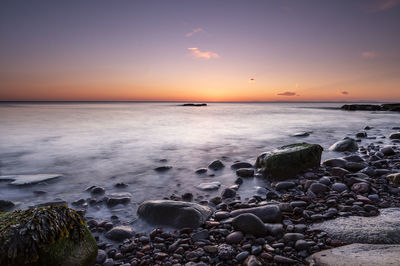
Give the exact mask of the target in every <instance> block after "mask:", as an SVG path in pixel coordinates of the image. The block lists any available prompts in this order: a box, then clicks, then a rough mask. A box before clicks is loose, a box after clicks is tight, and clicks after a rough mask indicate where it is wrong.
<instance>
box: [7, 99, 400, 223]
mask: <svg viewBox="0 0 400 266" xmlns="http://www.w3.org/2000/svg"><path fill="white" fill-rule="evenodd" d="M343 104H344V103H314V102H313V103H208V105H207V106H202V107H192V106H181V105H182V103H178V102H145V103H143V102H102V103H101V102H92V103H83V102H67V103H65V102H64V103H50V102H46V103H14V102H13V103H11V102H9V103H7V102H4V103H0V175H1V176H5V175H30V174H59V175H61V177H59V178H57V179H54V180H51V181H47V182H43V183H39V184H35V185H27V186H13V185H10V182H9V181H1V182H0V199H5V200H11V201H13V202H14V203H16V208H29V207H32V206H35V205H37V204H41V203H44V202H51V201H60V200H63V201H66V202H67V203H72V202H73V201H76V200H79V199H88V198H90V197H91V195H90V193H89V192H87V191H86V189H87V188H88V187H91V186H101V187H103V188H105V190H106V195H107V194H111V193H116V192H129V193H131V195H132V200H131V203H130V204H127V205H117V206H115V207H113V208H109V207H107V206H106V205H104V204H103V205H101V204H96V205H94V206H90V205H89V207H88V208H87V213H86V215H87V217H88V218H93V219H98V220H109V219H110V217H111V216H113V215H114V216H117V217H119V219H120V220H121V222H122V223H124V224H130V225H132V226H133V227H136V228H137V230H140V229H143V226H144V225H143V224H141V223H140V222H138V219H137V215H136V210H137V206H138V204H140V203H141V202H143V201H145V200H152V199H163V198H168V197H170V196H171V195H172V194H177V195H182V194H183V193H187V192H190V193H193V195H194V198H195V199H196V200H201V199H207V198H209V197H213V196H217V195H219V194H220V193H221V190H222V189H223V188H225V187H230V186H232V185H234V181H235V180H236V178H237V176H236V174H235V172H234V171H233V170H232V169H231V168H230V165H232V164H233V163H234V162H236V161H244V162H249V163H254V162H255V160H256V158H257V156H258V155H259V154H261V153H263V152H267V151H272V150H274V149H275V148H277V147H280V146H283V145H287V144H291V143H297V142H307V143H317V144H320V145H321V146H322V147H323V148H324V152H323V155H322V157H323V160H324V159H327V158H333V157H340V156H343V155H342V154H338V153H336V152H332V151H329V150H328V148H329V147H330V146H331V145H332V144H333V143H335V142H336V141H338V140H340V139H342V138H344V137H354V136H355V134H356V133H357V132H360V131H362V130H363V129H364V128H365V127H366V126H369V127H371V128H372V129H371V130H368V136H370V137H372V138H371V139H364V140H362V142H361V143H360V145H368V143H369V142H377V141H379V142H380V143H381V144H382V145H385V144H389V143H390V141H389V139H388V138H387V137H388V135H389V134H390V133H392V132H394V130H393V129H392V128H393V127H395V126H400V119H399V113H393V112H370V111H343V110H340V106H342V105H343ZM302 132H308V133H309V136H306V137H296V136H294V135H295V134H296V133H302ZM373 138H375V139H373ZM216 159H219V160H221V161H222V162H223V163H224V164H225V166H226V167H225V168H224V169H222V170H219V171H212V170H209V171H208V172H207V173H206V174H203V175H199V174H196V173H195V170H196V169H199V168H207V166H208V165H209V164H210V163H211V162H212V161H213V160H216ZM165 165H168V166H172V168H171V169H170V170H168V171H165V172H157V171H155V170H154V169H155V168H156V167H159V166H165ZM215 181H218V182H220V183H221V187H220V188H219V190H215V191H203V190H200V189H198V188H196V186H197V185H199V184H201V183H208V182H215ZM265 182H267V181H266V180H264V179H262V178H249V179H246V180H245V183H244V184H243V185H242V186H241V187H240V188H239V190H238V193H239V195H240V196H241V198H242V199H246V198H248V197H251V196H252V195H254V193H255V191H256V190H257V187H259V186H261V187H262V186H263V185H265ZM117 183H125V184H127V185H128V186H127V187H125V188H116V187H115V184H117Z"/></svg>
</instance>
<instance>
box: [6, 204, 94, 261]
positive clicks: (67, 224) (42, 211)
mask: <svg viewBox="0 0 400 266" xmlns="http://www.w3.org/2000/svg"><path fill="white" fill-rule="evenodd" d="M84 243H89V245H88V247H90V244H92V246H93V245H94V248H93V249H96V250H95V252H93V250H90V252H89V253H88V254H92V253H93V254H94V253H96V254H97V247H96V245H95V243H96V242H95V240H94V239H93V236H92V235H91V233H90V231H89V230H88V229H87V227H86V225H85V222H84V221H83V219H82V218H81V217H80V216H79V214H78V213H77V212H76V211H74V210H72V209H69V208H68V207H67V206H46V207H39V208H34V209H28V210H15V211H13V212H7V213H3V214H2V215H1V216H0V265H57V264H58V265H59V264H60V259H61V261H63V259H66V256H67V257H68V256H69V255H71V254H73V253H71V251H72V250H73V249H74V247H77V246H82V244H84ZM75 249H76V248H75ZM89 257H91V256H89ZM79 259H80V260H82V258H79ZM92 259H93V258H90V260H92ZM94 259H95V258H94ZM63 265H71V264H68V263H66V264H65V263H63ZM81 265H90V263H88V264H81Z"/></svg>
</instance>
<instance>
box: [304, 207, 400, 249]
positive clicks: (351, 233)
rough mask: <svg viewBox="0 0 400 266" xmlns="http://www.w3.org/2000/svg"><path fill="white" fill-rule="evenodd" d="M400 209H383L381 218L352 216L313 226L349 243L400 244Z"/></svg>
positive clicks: (331, 236) (335, 238)
mask: <svg viewBox="0 0 400 266" xmlns="http://www.w3.org/2000/svg"><path fill="white" fill-rule="evenodd" d="M399 216H400V208H389V209H382V210H381V214H380V215H379V216H374V217H360V216H350V217H346V218H337V219H334V220H329V221H325V222H323V223H320V224H314V225H312V226H311V230H322V231H325V232H327V233H328V235H329V237H330V238H332V239H334V240H339V241H343V242H347V243H364V244H400V220H399V218H398V217H399Z"/></svg>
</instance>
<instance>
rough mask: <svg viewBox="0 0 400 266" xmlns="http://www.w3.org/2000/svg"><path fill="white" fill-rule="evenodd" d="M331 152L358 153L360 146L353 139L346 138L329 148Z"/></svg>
mask: <svg viewBox="0 0 400 266" xmlns="http://www.w3.org/2000/svg"><path fill="white" fill-rule="evenodd" d="M329 150H331V151H339V152H343V151H350V152H355V151H358V145H357V143H356V141H355V140H354V139H352V138H345V139H343V140H339V141H337V142H335V143H334V144H333V145H332V146H330V147H329Z"/></svg>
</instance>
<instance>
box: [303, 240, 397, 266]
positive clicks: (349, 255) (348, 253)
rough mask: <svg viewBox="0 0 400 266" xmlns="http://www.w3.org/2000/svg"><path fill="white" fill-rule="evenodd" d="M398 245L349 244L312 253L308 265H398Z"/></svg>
mask: <svg viewBox="0 0 400 266" xmlns="http://www.w3.org/2000/svg"><path fill="white" fill-rule="evenodd" d="M399 254H400V245H370V244H351V245H346V246H342V247H338V248H333V249H327V250H324V251H320V252H317V253H314V254H313V255H311V256H310V257H308V258H307V262H308V263H309V265H363V266H375V265H382V266H386V265H387V266H388V265H400V255H399Z"/></svg>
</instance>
